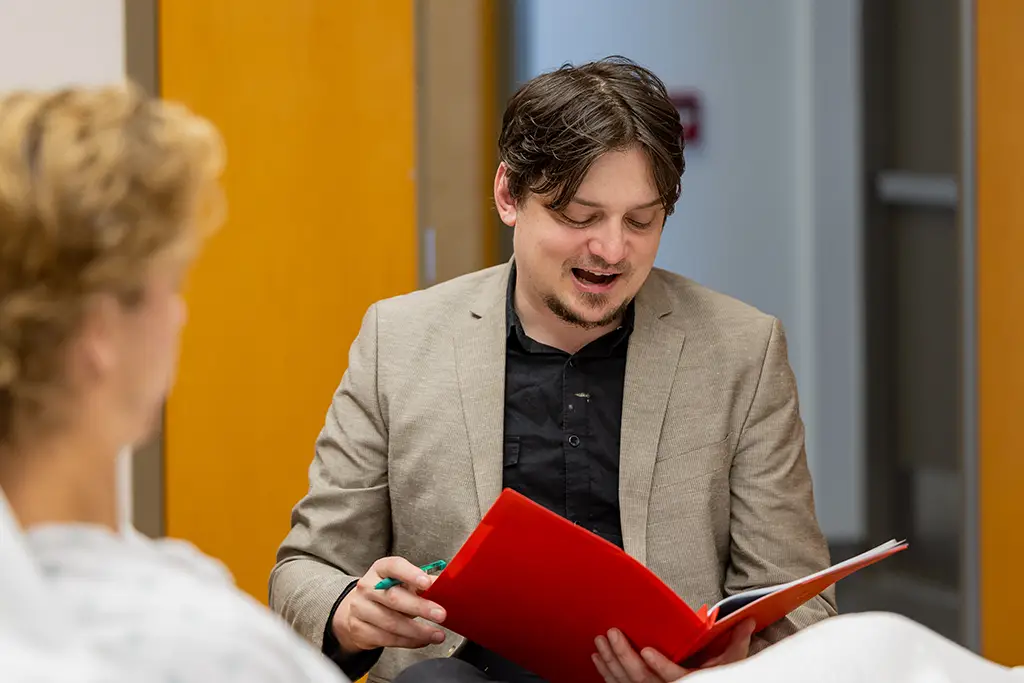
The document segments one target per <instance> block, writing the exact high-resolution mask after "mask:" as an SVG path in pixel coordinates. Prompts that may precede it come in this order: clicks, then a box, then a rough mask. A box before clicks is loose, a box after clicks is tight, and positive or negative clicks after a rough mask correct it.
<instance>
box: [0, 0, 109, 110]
mask: <svg viewBox="0 0 1024 683" xmlns="http://www.w3.org/2000/svg"><path fill="white" fill-rule="evenodd" d="M124 72H125V70H124V0H0V90H10V89H13V88H22V87H29V88H49V87H56V86H60V85H65V84H72V83H78V84H90V85H94V84H103V83H111V82H116V81H120V80H122V79H123V78H124Z"/></svg>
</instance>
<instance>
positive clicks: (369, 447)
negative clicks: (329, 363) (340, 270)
mask: <svg viewBox="0 0 1024 683" xmlns="http://www.w3.org/2000/svg"><path fill="white" fill-rule="evenodd" d="M377 353H378V349H377V309H376V305H374V306H371V307H370V309H369V310H368V311H367V313H366V315H365V316H364V317H363V323H362V327H361V329H360V330H359V334H358V335H357V336H356V339H355V341H354V342H353V344H352V347H351V349H350V351H349V364H348V369H347V370H346V371H345V373H344V375H343V377H342V380H341V384H340V386H339V387H338V389H337V391H336V392H335V394H334V397H333V400H332V402H331V406H330V409H329V410H328V412H327V417H326V420H325V422H324V426H323V429H322V431H321V432H320V435H319V437H318V438H317V440H316V451H315V454H314V456H313V462H312V464H311V465H310V467H309V491H308V492H307V493H306V495H305V496H304V497H303V498H302V499H301V500H300V501H299V502H298V503H297V504H296V506H295V507H294V509H293V510H292V516H291V530H290V531H289V533H288V535H287V537H286V538H285V539H284V542H283V543H282V544H281V547H280V549H279V550H278V553H277V564H276V565H275V566H274V568H273V570H272V571H271V574H270V606H271V608H272V609H273V610H274V611H275V612H277V613H278V614H280V615H281V616H282V617H284V619H285V621H287V622H288V623H289V624H291V625H292V627H293V628H295V630H297V631H298V632H299V633H300V634H302V635H303V636H305V638H306V639H307V640H309V641H310V642H311V643H313V644H314V645H316V646H317V647H318V648H322V647H323V638H324V630H325V627H326V625H327V621H328V619H329V618H330V615H331V613H332V612H333V608H334V606H335V604H336V603H337V601H338V598H339V597H340V596H341V595H342V593H343V592H344V591H345V589H346V587H347V586H348V585H349V584H351V583H352V582H353V581H355V580H357V579H358V578H359V577H361V576H362V575H363V574H365V573H366V571H367V570H368V569H369V568H370V565H372V564H373V563H374V562H376V561H377V560H378V559H380V558H382V557H385V556H387V554H388V552H389V549H390V546H391V505H390V499H389V496H388V462H387V458H388V456H387V453H388V432H387V423H386V420H385V418H384V417H383V415H382V410H381V401H380V398H379V387H378V374H377V363H378V355H377Z"/></svg>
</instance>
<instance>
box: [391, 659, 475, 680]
mask: <svg viewBox="0 0 1024 683" xmlns="http://www.w3.org/2000/svg"><path fill="white" fill-rule="evenodd" d="M490 681H491V679H490V678H488V677H487V675H486V674H484V673H483V672H482V671H480V670H479V669H477V668H476V667H475V666H473V665H472V664H468V663H466V662H464V661H462V660H461V659H427V660H425V661H422V662H417V663H416V664H413V665H412V666H410V667H409V668H408V669H406V670H405V671H403V672H402V673H400V674H399V675H398V676H397V677H396V678H395V680H394V681H393V683H478V682H479V683H485V682H486V683H490Z"/></svg>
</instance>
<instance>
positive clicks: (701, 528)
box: [270, 58, 835, 683]
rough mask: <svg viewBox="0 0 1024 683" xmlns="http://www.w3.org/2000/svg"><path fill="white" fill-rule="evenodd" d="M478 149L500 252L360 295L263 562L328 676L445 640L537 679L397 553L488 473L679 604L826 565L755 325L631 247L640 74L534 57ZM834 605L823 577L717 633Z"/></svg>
mask: <svg viewBox="0 0 1024 683" xmlns="http://www.w3.org/2000/svg"><path fill="white" fill-rule="evenodd" d="M499 148H500V157H501V163H500V165H499V167H498V170H497V174H496V177H495V182H494V199H495V203H496V206H497V210H498V213H499V215H500V217H501V219H502V221H503V222H505V223H506V224H507V225H509V226H511V227H512V228H513V229H514V252H515V256H514V259H513V261H512V262H510V263H508V264H505V265H502V266H498V267H494V268H489V269H487V270H484V271H481V272H478V273H473V274H470V275H466V276H463V277H460V278H457V279H455V280H452V281H449V282H446V283H443V284H440V285H437V286H435V287H432V288H430V289H427V290H425V291H419V292H415V293H412V294H409V295H406V296H401V297H397V298H394V299H390V300H387V301H382V302H379V303H377V304H375V305H373V306H372V307H371V308H370V309H369V311H368V312H367V314H366V316H365V318H364V321H363V326H362V329H361V330H360V332H359V335H358V336H357V338H356V340H355V342H354V344H353V346H352V349H351V352H350V358H349V368H348V370H347V371H346V373H345V376H344V378H343V379H342V382H341V386H340V387H339V389H338V391H337V393H336V394H335V397H334V401H333V403H332V405H331V408H330V411H329V412H328V415H327V419H326V424H325V426H324V429H323V431H322V433H321V434H320V437H319V439H318V441H317V448H316V455H315V457H314V460H313V463H312V465H311V468H310V489H309V492H308V494H307V495H306V496H305V497H304V498H303V499H302V500H301V501H300V502H299V503H298V505H297V506H296V508H295V510H294V513H293V516H292V529H291V532H290V533H289V535H288V537H287V538H286V539H285V540H284V543H283V544H282V546H281V548H280V551H279V555H278V564H277V565H276V566H275V568H274V570H273V572H272V575H271V580H270V602H271V605H272V607H273V608H274V609H275V610H276V611H278V612H279V613H280V614H281V615H282V616H284V618H285V619H286V620H287V621H288V622H289V623H291V624H292V625H293V626H294V627H295V628H296V629H297V630H298V631H299V632H301V633H302V634H304V635H305V636H306V637H307V638H309V639H310V640H311V641H312V642H313V643H314V644H316V645H318V646H320V647H321V648H322V650H323V652H324V653H325V654H327V655H328V656H330V657H331V658H332V659H333V660H334V661H336V662H337V663H338V664H339V665H340V666H341V667H342V668H343V669H344V670H345V672H346V673H347V674H348V675H349V676H350V677H351V678H353V679H354V678H357V677H359V676H360V675H361V674H362V673H364V672H365V671H367V670H369V669H370V668H371V666H373V667H374V668H373V671H372V673H371V680H375V681H387V680H391V679H392V678H394V676H395V675H397V674H398V673H399V672H400V671H402V670H404V669H405V668H406V667H408V666H409V665H410V664H413V663H414V662H417V661H419V660H423V659H428V658H433V657H438V656H441V657H445V656H452V655H455V656H457V657H458V658H459V659H461V660H464V661H466V662H468V663H470V664H471V665H472V666H473V667H475V668H476V669H478V670H480V671H487V672H488V675H489V676H490V677H492V678H493V679H497V680H504V681H508V682H509V683H512V682H515V681H522V680H537V679H536V677H533V676H531V675H530V674H529V673H528V672H525V671H523V670H522V669H520V668H518V667H517V666H515V665H514V664H511V663H509V662H506V661H504V660H503V659H501V658H500V657H498V656H496V655H495V654H494V653H491V652H488V651H485V650H484V649H483V648H481V647H478V646H477V645H475V644H473V643H466V642H464V639H463V638H461V637H459V636H457V635H456V634H452V633H448V632H446V631H445V630H443V628H439V627H438V626H437V625H438V624H441V625H443V623H444V610H443V609H441V607H440V606H439V605H433V604H430V603H428V602H427V601H426V600H424V599H422V598H421V597H419V591H420V590H421V589H422V588H425V587H426V586H428V585H429V584H430V581H431V579H430V577H428V576H427V575H425V574H424V573H423V572H421V571H419V570H418V569H417V568H416V565H422V564H425V563H427V562H431V561H433V560H436V559H439V558H444V559H448V558H451V557H452V556H453V555H454V554H455V553H456V552H457V551H458V549H459V547H460V544H461V543H462V542H463V541H464V540H465V539H466V538H467V536H468V535H469V534H470V532H471V531H472V530H473V528H474V527H475V526H476V524H477V523H478V522H479V521H480V519H481V516H482V515H483V513H484V512H485V511H486V510H487V509H488V507H489V506H490V505H491V503H492V502H493V501H494V500H495V498H496V497H497V495H498V494H499V493H500V491H501V489H502V487H509V488H512V489H515V490H516V491H518V492H520V493H522V494H524V495H526V496H527V497H529V498H531V499H533V500H535V501H537V502H538V503H540V504H542V505H544V506H546V507H548V508H550V509H551V510H554V511H555V512H557V513H559V514H561V515H563V516H565V517H567V518H568V519H570V520H572V521H573V522H576V523H578V524H580V525H583V526H585V527H586V528H588V529H590V530H592V531H593V532H595V533H597V534H599V535H600V536H602V537H604V538H605V539H607V540H609V541H610V542H612V543H615V544H617V545H619V546H620V547H622V548H624V549H625V551H626V552H628V553H630V554H631V555H632V556H633V557H635V558H636V559H637V560H639V561H640V562H642V563H644V564H646V565H647V566H648V567H650V568H651V569H652V570H653V571H654V572H655V573H656V574H657V575H659V576H660V577H661V578H662V579H663V580H664V581H665V582H666V583H667V584H668V585H669V586H671V587H672V588H673V589H674V590H675V591H676V592H677V593H678V594H679V595H680V596H682V597H683V598H684V599H685V600H686V601H687V602H689V603H690V604H693V605H700V604H703V603H705V602H707V603H713V602H715V601H717V600H718V599H720V598H721V597H722V596H723V595H725V594H731V593H735V592H738V591H743V590H747V589H751V588H755V587H759V586H765V585H770V584H777V583H781V582H785V581H789V580H791V579H795V578H797V577H800V576H803V575H805V574H808V573H811V572H814V571H817V570H820V569H822V568H824V567H826V566H827V565H828V552H827V548H826V544H825V541H824V539H823V537H822V534H821V532H820V530H819V529H818V526H817V522H816V520H815V515H814V505H813V496H812V490H811V480H810V477H809V474H808V471H807V464H806V456H805V454H804V440H803V428H802V424H801V421H800V417H799V412H798V406H797V397H796V385H795V381H794V378H793V374H792V371H791V370H790V366H789V363H788V360H787V356H786V343H785V337H784V335H783V332H782V327H781V325H780V324H779V323H778V322H777V321H776V320H774V319H773V318H771V317H769V316H767V315H764V314H762V313H760V312H758V311H756V310H754V309H752V308H750V307H748V306H746V305H744V304H742V303H739V302H737V301H735V300H732V299H730V298H727V297H725V296H723V295H720V294H716V293H714V292H711V291H709V290H707V289H704V288H702V287H700V286H699V285H697V284H695V283H693V282H691V281H689V280H686V279H685V278H683V277H680V276H678V275H674V274H671V273H667V272H665V271H662V270H658V269H654V268H653V265H654V260H655V256H656V254H657V251H658V245H659V242H660V239H661V232H662V229H663V226H664V223H665V219H666V217H667V216H668V215H669V214H670V213H672V211H673V209H674V207H675V203H676V200H677V199H678V197H679V192H680V178H681V176H682V173H683V147H682V139H681V127H680V123H679V116H678V113H677V111H676V109H675V108H674V107H673V105H672V103H671V102H670V100H669V98H668V96H667V94H666V91H665V87H664V85H663V84H662V83H661V81H660V80H658V78H657V77H656V76H655V75H654V74H652V73H650V72H649V71H647V70H646V69H644V68H641V67H640V66H637V65H635V64H633V63H632V62H630V61H628V60H624V59H618V58H616V59H607V60H602V61H599V62H596V63H591V64H586V65H583V66H579V67H564V68H562V69H559V70H557V71H555V72H552V73H549V74H545V75H543V76H540V77H538V78H535V79H533V80H532V81H530V82H529V83H527V84H526V85H524V86H523V87H522V88H521V89H520V90H519V92H518V93H517V94H516V95H515V96H514V97H513V98H512V100H511V101H510V102H509V105H508V108H507V110H506V112H505V116H504V124H503V128H502V132H501V137H500V140H499ZM596 570H598V571H599V569H596ZM381 577H394V578H397V579H400V580H402V581H403V582H404V583H405V586H408V588H406V587H398V588H392V589H389V590H387V591H375V590H374V589H373V587H374V585H375V584H376V583H377V581H378V580H379V579H380V578H381ZM609 588H610V589H611V588H612V587H609ZM551 608H552V609H558V606H557V605H552V606H551ZM834 613H835V607H834V601H833V598H832V593H831V592H828V593H826V594H825V595H824V596H822V597H819V598H815V599H814V600H812V601H811V602H809V603H808V604H807V605H805V606H804V607H802V608H801V609H799V610H797V611H795V612H794V613H792V614H790V615H789V616H788V617H787V618H786V619H785V620H783V621H782V622H780V623H779V624H777V625H775V626H774V627H772V628H770V629H769V630H767V631H765V632H764V633H763V634H760V635H759V636H758V637H756V638H755V639H754V641H753V642H752V643H751V642H750V640H749V634H748V633H742V632H741V633H737V634H734V641H737V642H735V643H734V647H733V648H732V650H731V652H732V653H733V655H732V658H738V657H741V656H743V655H744V654H745V653H746V651H747V646H748V644H749V645H750V647H751V648H752V649H753V650H757V649H760V648H762V647H763V646H764V645H765V644H767V643H770V642H773V641H775V640H778V639H780V638H782V637H783V636H785V635H787V634H790V633H793V632H795V631H796V630H798V629H800V628H802V627H804V626H807V625H809V624H811V623H813V622H816V621H819V620H821V619H824V618H825V617H827V616H829V615H832V614H834ZM414 617H422V619H414ZM537 617H538V620H542V619H543V617H544V615H543V614H538V615H537ZM598 635H600V634H595V636H598ZM720 661H722V660H720Z"/></svg>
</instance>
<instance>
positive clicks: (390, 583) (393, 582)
mask: <svg viewBox="0 0 1024 683" xmlns="http://www.w3.org/2000/svg"><path fill="white" fill-rule="evenodd" d="M447 566H448V563H447V562H445V561H444V560H438V561H437V562H431V563H430V564H425V565H423V566H422V567H420V569H422V570H423V571H425V572H426V573H428V574H431V573H433V572H439V571H441V570H443V569H444V568H445V567H447ZM401 583H402V582H401V581H399V580H398V579H384V580H383V581H381V582H380V583H378V584H377V585H376V586H374V587H373V588H374V590H378V591H382V590H387V589H388V588H394V587H395V586H398V585H400V584H401Z"/></svg>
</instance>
